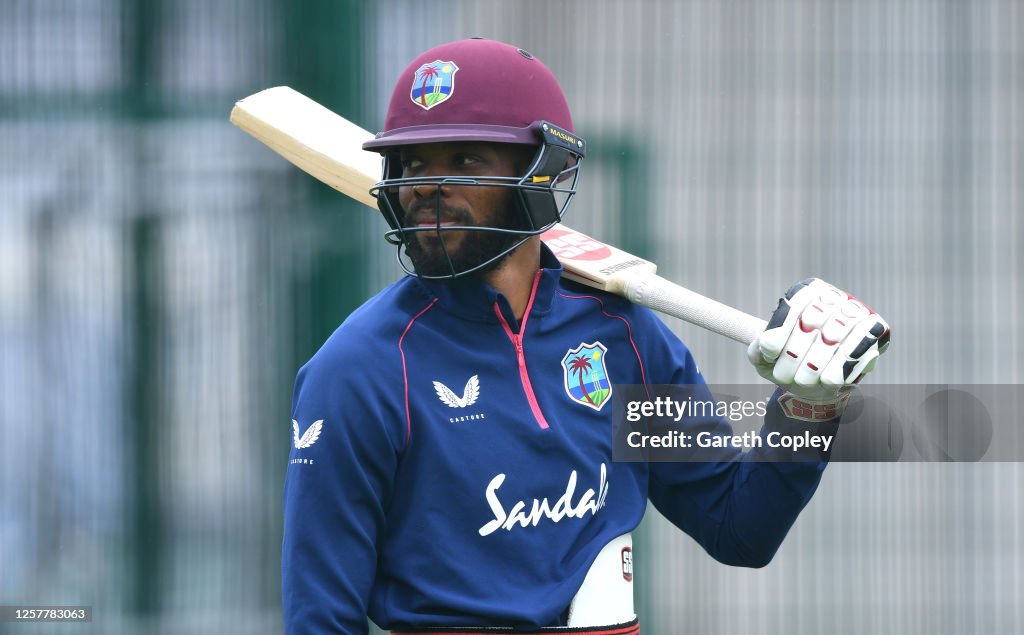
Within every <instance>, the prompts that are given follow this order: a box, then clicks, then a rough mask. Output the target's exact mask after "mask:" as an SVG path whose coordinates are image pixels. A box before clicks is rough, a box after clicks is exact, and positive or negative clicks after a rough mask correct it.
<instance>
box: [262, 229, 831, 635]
mask: <svg viewBox="0 0 1024 635" xmlns="http://www.w3.org/2000/svg"><path fill="white" fill-rule="evenodd" d="M560 274H561V267H560V265H559V264H558V261H557V260H556V259H555V258H554V256H553V255H552V254H551V253H550V252H549V251H548V250H547V248H546V247H544V248H543V253H542V268H541V269H540V271H539V272H538V275H537V278H536V280H535V284H534V289H533V294H532V297H531V300H530V305H529V307H528V309H527V312H526V314H525V315H524V317H523V319H522V321H521V322H517V321H516V319H515V316H514V315H513V314H512V311H511V308H510V306H509V303H508V302H507V300H506V299H505V298H504V297H503V296H502V295H500V294H499V293H497V292H496V291H495V290H494V289H492V288H491V287H489V286H487V285H484V284H480V283H477V282H453V283H448V284H435V283H427V282H424V281H421V280H419V279H417V278H415V277H406V278H404V279H402V280H400V281H398V282H397V283H395V284H393V285H391V286H389V287H387V288H386V289H384V290H383V291H382V292H381V293H379V294H378V295H377V296H375V297H374V298H372V299H371V300H369V301H368V302H366V303H365V304H364V305H363V306H362V307H360V308H359V309H358V310H356V311H355V312H354V313H352V315H351V316H350V317H349V318H348V319H347V320H346V321H345V322H344V323H343V324H342V325H341V326H340V327H339V328H338V329H337V331H335V333H334V334H333V335H332V336H331V337H330V338H329V339H328V341H327V342H326V343H325V344H324V346H323V347H322V348H321V349H320V350H319V351H318V352H317V353H316V355H314V356H313V358H312V359H311V360H310V361H309V362H308V363H307V364H306V365H305V366H303V368H302V369H301V370H300V371H299V374H298V377H297V379H296V384H295V393H294V399H293V406H292V418H293V424H292V434H293V443H292V450H291V454H290V457H289V465H288V469H287V476H286V480H285V489H284V510H285V525H284V544H283V558H282V582H283V609H284V619H285V626H286V631H287V632H288V633H324V632H341V633H366V632H367V626H366V617H367V616H369V617H370V618H371V619H372V620H373V621H374V622H375V623H377V624H378V625H380V626H381V627H383V628H385V629H403V628H404V629H410V628H416V627H428V626H514V627H519V628H539V627H544V626H557V625H560V624H561V620H562V619H563V616H564V615H565V612H566V608H567V607H568V605H569V603H570V602H571V601H572V598H573V596H574V595H575V593H576V592H577V590H578V589H579V587H580V585H581V584H582V582H583V579H584V577H585V576H586V573H587V570H588V568H589V567H590V564H591V563H592V562H593V560H594V558H596V556H597V554H598V552H599V551H600V550H601V548H602V547H604V545H605V544H607V543H608V542H609V541H610V540H612V539H613V538H615V537H616V536H619V535H621V534H624V533H626V532H629V531H631V530H633V529H634V528H635V527H636V526H637V525H638V524H639V523H640V520H641V518H642V517H643V515H644V511H645V508H646V505H647V500H648V499H650V500H651V501H652V502H653V504H654V505H655V506H656V508H657V509H658V510H659V511H660V512H661V513H662V514H664V515H665V516H666V517H667V518H668V520H670V521H671V522H672V523H674V524H675V525H676V526H678V527H679V528H681V529H682V530H683V531H685V532H686V533H687V534H689V535H690V536H692V537H693V538H694V539H695V540H696V541H697V542H698V543H699V544H700V545H701V546H702V547H703V548H704V549H705V550H706V551H707V552H708V553H709V554H710V555H711V556H713V557H714V558H716V559H717V560H720V561H722V562H725V563H727V564H732V565H740V566H763V565H764V564H766V563H767V562H768V561H769V560H771V558H772V556H773V555H774V553H775V552H776V550H777V549H778V547H779V545H780V544H781V542H782V540H783V538H784V537H785V535H786V533H787V531H788V530H789V528H790V526H791V525H792V524H793V522H794V521H795V519H796V517H797V515H798V514H799V513H800V510H801V509H803V507H804V506H805V505H806V504H807V502H808V500H809V499H810V498H811V495H812V494H813V492H814V490H815V488H816V487H817V485H818V482H819V479H820V476H821V472H822V470H823V469H824V467H825V464H824V462H819V463H785V464H776V463H768V462H747V461H739V460H726V461H722V462H719V463H615V462H613V461H612V438H611V437H612V435H611V425H612V424H611V416H612V415H611V412H612V408H611V400H612V399H614V393H615V390H614V387H615V385H616V384H701V385H703V383H704V380H703V378H702V376H701V374H700V372H699V370H698V368H697V365H696V363H695V362H694V360H693V358H692V356H691V355H690V352H689V351H688V350H687V348H686V347H685V346H684V345H683V343H682V342H680V341H679V339H678V338H677V337H675V335H674V334H673V333H672V332H671V331H669V329H668V328H667V327H666V326H665V325H664V324H663V323H662V322H661V320H659V319H658V318H657V317H656V316H655V315H654V314H653V313H652V312H651V311H649V310H647V309H645V308H642V307H638V306H635V305H632V304H630V303H629V302H628V301H626V300H624V299H622V298H619V297H617V296H613V295H610V294H606V293H603V292H600V291H595V290H593V289H589V288H586V287H583V286H581V285H577V284H575V283H572V282H569V281H567V280H564V279H562V278H561V275H560ZM708 396H710V391H709V393H708ZM774 400H775V397H774V396H773V398H772V403H771V404H770V407H769V409H768V414H767V416H766V421H765V426H764V429H763V430H762V434H764V433H765V431H766V430H769V429H771V428H772V427H773V426H779V425H784V423H785V422H784V419H783V417H782V415H781V411H780V410H779V409H778V408H777V407H775V404H774ZM684 423H685V421H684ZM721 429H723V430H729V426H728V422H727V421H724V420H723V421H722V427H721ZM753 451H754V452H756V451H757V450H753ZM739 452H740V451H739V450H736V453H737V454H738V453H739ZM567 491H568V492H569V494H568V499H567V500H564V499H565V498H566V493H567ZM559 500H563V502H562V504H560V505H559V504H557V503H556V501H559Z"/></svg>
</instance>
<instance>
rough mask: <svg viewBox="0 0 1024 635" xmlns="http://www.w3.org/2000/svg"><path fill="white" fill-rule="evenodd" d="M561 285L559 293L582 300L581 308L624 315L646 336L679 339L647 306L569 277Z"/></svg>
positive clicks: (626, 319)
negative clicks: (574, 280)
mask: <svg viewBox="0 0 1024 635" xmlns="http://www.w3.org/2000/svg"><path fill="white" fill-rule="evenodd" d="M559 286H560V288H559V295H560V296H561V297H562V298H563V299H565V300H572V301H581V302H580V310H584V311H591V312H596V313H601V314H605V315H606V316H608V317H615V318H620V319H622V320H624V321H626V322H627V323H628V324H629V325H630V327H631V329H635V330H636V331H637V332H638V334H639V335H642V336H643V337H644V338H652V339H655V340H658V341H663V340H664V339H672V340H675V341H678V340H679V338H678V337H676V335H675V334H674V333H672V331H671V330H670V329H669V328H668V327H667V326H665V323H664V322H663V321H662V319H661V318H660V317H659V316H658V315H657V314H656V313H655V312H654V311H652V310H650V309H648V308H647V307H644V306H640V305H638V304H633V303H632V302H630V301H629V300H627V299H626V298H624V297H622V296H619V295H615V294H613V293H608V292H607V291H601V290H600V289H594V288H591V287H588V286H586V285H583V284H580V283H578V282H573V281H571V280H567V279H565V278H563V279H562V281H561V283H560V285H559Z"/></svg>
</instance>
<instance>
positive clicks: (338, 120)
mask: <svg viewBox="0 0 1024 635" xmlns="http://www.w3.org/2000/svg"><path fill="white" fill-rule="evenodd" d="M231 123H233V124H235V125H236V126H238V127H239V128H241V129H242V130H244V131H245V132H247V133H249V134H250V135H252V136H253V137H255V138H256V139H257V140H259V141H260V142H262V143H263V144H265V145H267V146H268V147H269V148H270V149H272V150H274V151H275V152H277V153H278V154H280V155H281V156H283V157H284V158H285V159H288V161H290V162H291V163H293V164H294V165H296V166H297V167H299V168H301V169H302V170H304V171H305V172H307V173H309V174H310V175H311V176H313V177H314V178H316V179H318V180H319V181H322V182H323V183H325V184H327V185H329V186H331V187H333V188H334V189H336V190H338V191H339V192H341V193H342V194H345V195H346V196H350V197H352V198H354V199H355V200H357V201H359V202H361V203H364V204H366V205H368V206H369V207H371V208H373V209H374V210H376V209H377V199H376V197H374V196H373V195H371V194H370V188H371V187H373V186H374V184H375V183H377V181H379V180H380V177H381V158H380V155H378V154H377V153H374V152H367V151H365V150H363V149H362V145H363V142H364V141H368V140H370V139H372V138H373V134H371V133H370V132H367V131H366V130H364V129H363V128H361V127H359V126H357V125H355V124H354V123H352V122H350V121H348V120H346V119H345V118H344V117H341V116H340V115H338V114H337V113H334V112H332V111H330V110H328V109H327V108H325V107H323V106H321V105H320V104H318V103H316V102H315V101H313V100H312V99H309V98H308V97H306V96H304V95H302V94H300V93H298V92H296V91H295V90H292V89H291V88H288V87H287V86H278V87H275V88H268V89H266V90H264V91H261V92H258V93H256V94H254V95H250V96H249V97H246V98H244V99H242V100H240V101H238V102H237V103H236V104H235V107H234V108H233V109H232V111H231ZM541 240H543V241H544V243H545V244H547V246H548V247H549V248H550V249H551V250H552V251H553V252H554V254H555V255H556V256H557V257H558V259H559V261H561V263H562V267H563V273H562V275H563V276H565V277H566V278H568V279H570V280H574V281H576V282H579V283H582V284H584V285H586V286H588V287H592V288H595V289H601V290H603V291H607V292H609V293H613V294H616V295H620V296H623V297H625V298H627V299H629V301H630V302H633V303H635V304H640V305H643V306H646V307H650V308H652V309H654V310H656V311H660V312H662V313H665V314H667V315H671V316H674V317H677V318H680V319H682V320H686V321H687V322H689V323H691V324H695V325H697V326H699V327H701V328H704V329H707V330H709V331H712V332H714V333H718V334H719V335H724V336H725V337H729V338H732V339H734V340H736V341H738V342H742V343H744V344H749V343H750V342H751V341H753V340H754V338H756V337H757V335H758V333H760V332H761V331H763V330H764V328H765V326H766V322H765V321H764V320H762V319H759V318H756V317H754V316H752V315H748V314H746V313H744V312H742V311H740V310H738V309H734V308H732V307H730V306H727V305H725V304H722V303H721V302H717V301H715V300H712V299H710V298H707V297H705V296H703V295H701V294H699V293H696V292H694V291H690V290H689V289H686V288H684V287H681V286H679V285H678V284H675V283H672V282H669V281H668V280H666V279H664V278H662V277H661V276H659V275H658V274H657V265H655V264H654V263H652V262H649V261H647V260H644V259H643V258H640V257H638V256H634V255H632V254H629V253H626V252H624V251H622V250H621V249H618V248H616V247H613V246H611V245H606V244H604V243H602V242H600V241H598V240H595V239H593V238H591V237H590V236H586V235H584V234H581V233H579V232H577V231H575V230H572V229H569V228H568V227H566V226H565V225H562V224H560V223H559V224H557V225H555V226H554V227H552V228H551V229H550V230H548V231H547V232H545V233H544V234H542V235H541Z"/></svg>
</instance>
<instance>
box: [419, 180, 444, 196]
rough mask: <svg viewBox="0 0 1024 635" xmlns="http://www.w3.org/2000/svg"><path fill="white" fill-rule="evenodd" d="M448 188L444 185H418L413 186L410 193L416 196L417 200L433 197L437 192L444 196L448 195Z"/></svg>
mask: <svg viewBox="0 0 1024 635" xmlns="http://www.w3.org/2000/svg"><path fill="white" fill-rule="evenodd" d="M447 190H448V187H447V186H445V185H438V184H436V183H421V184H419V185H413V186H412V191H413V193H415V194H416V197H417V198H430V197H431V196H434V195H435V194H436V193H437V192H438V191H440V192H441V195H442V196H444V195H446V194H447V193H448V191H447Z"/></svg>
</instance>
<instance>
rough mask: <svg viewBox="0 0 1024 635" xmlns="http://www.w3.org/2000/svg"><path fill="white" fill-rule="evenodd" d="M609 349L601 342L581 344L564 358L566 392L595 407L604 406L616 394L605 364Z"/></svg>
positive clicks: (586, 404) (573, 398) (577, 400)
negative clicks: (613, 392) (613, 391)
mask: <svg viewBox="0 0 1024 635" xmlns="http://www.w3.org/2000/svg"><path fill="white" fill-rule="evenodd" d="M607 352H608V349H607V348H605V346H604V344H602V343H601V342H595V343H593V344H580V345H579V346H577V347H576V348H574V349H571V350H569V351H568V352H567V353H566V354H565V357H563V358H562V370H563V376H564V380H565V381H564V385H565V392H566V393H567V394H568V395H569V397H570V398H571V399H572V400H573V401H575V402H577V403H581V404H583V405H585V406H588V407H590V408H593V409H594V410H601V408H602V407H603V406H604V404H605V403H607V401H608V399H609V397H611V396H612V385H611V382H610V381H608V371H607V368H606V367H605V364H604V357H605V353H607Z"/></svg>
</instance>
